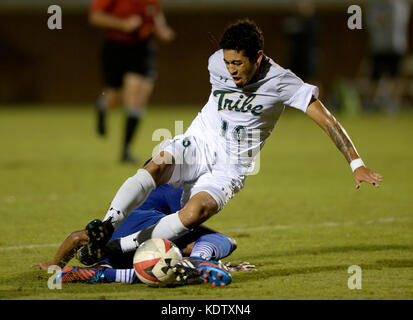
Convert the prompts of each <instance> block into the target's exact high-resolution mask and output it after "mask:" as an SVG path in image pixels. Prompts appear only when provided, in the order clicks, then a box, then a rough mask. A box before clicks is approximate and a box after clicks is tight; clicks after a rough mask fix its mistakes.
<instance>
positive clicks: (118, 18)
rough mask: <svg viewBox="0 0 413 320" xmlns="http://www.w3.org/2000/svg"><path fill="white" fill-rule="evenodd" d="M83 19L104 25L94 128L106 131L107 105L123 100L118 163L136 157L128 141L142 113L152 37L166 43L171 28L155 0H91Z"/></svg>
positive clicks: (151, 67) (149, 82) (151, 77)
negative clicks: (87, 15) (122, 122)
mask: <svg viewBox="0 0 413 320" xmlns="http://www.w3.org/2000/svg"><path fill="white" fill-rule="evenodd" d="M89 22H90V24H91V25H93V26H95V27H98V28H103V29H104V38H105V40H104V42H103V46H102V55H101V59H102V69H103V70H102V71H103V78H104V89H103V93H102V95H101V96H100V97H99V99H98V102H97V109H98V112H97V115H98V121H97V130H98V133H99V134H100V135H102V136H103V135H105V134H106V125H105V118H106V113H107V110H110V109H113V108H116V107H117V106H118V105H119V104H120V103H121V102H123V104H124V106H125V108H126V123H125V133H124V141H123V150H122V155H121V161H122V162H136V161H137V159H136V158H135V157H134V156H133V155H132V154H131V152H130V145H131V142H132V139H133V137H134V134H135V131H136V130H137V127H138V124H139V122H140V120H141V118H142V117H143V113H144V109H145V106H146V104H147V102H148V100H149V97H150V95H151V93H152V91H153V87H154V81H155V79H156V76H157V67H156V59H157V57H156V55H157V46H156V42H155V38H156V37H157V38H158V39H159V40H161V41H163V42H169V41H171V40H173V39H174V38H175V32H174V31H173V30H172V29H171V28H170V27H169V26H168V24H167V22H166V19H165V16H164V14H163V11H162V6H161V0H93V2H92V3H91V7H90V13H89Z"/></svg>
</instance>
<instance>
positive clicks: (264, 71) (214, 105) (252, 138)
mask: <svg viewBox="0 0 413 320" xmlns="http://www.w3.org/2000/svg"><path fill="white" fill-rule="evenodd" d="M208 70H209V73H210V82H211V86H212V90H211V94H210V96H209V100H208V102H207V103H206V105H205V106H204V107H203V109H202V110H201V112H200V113H199V114H198V115H197V117H196V118H195V119H194V121H193V122H192V124H191V125H190V127H189V128H188V130H187V132H186V134H190V135H194V136H200V137H201V138H202V139H204V140H205V141H206V142H207V143H208V144H209V145H210V146H211V147H212V149H213V150H214V152H215V153H216V152H219V153H222V152H223V153H224V154H225V155H226V158H227V159H230V161H231V163H236V164H242V165H243V166H247V167H250V166H253V164H254V160H255V158H256V156H257V154H258V153H259V151H260V150H261V149H262V147H263V146H264V143H265V141H266V139H267V138H268V137H269V136H270V135H271V132H272V131H273V129H274V128H275V126H276V124H277V121H278V119H279V118H280V116H281V114H282V112H283V110H284V108H285V106H286V105H287V106H290V107H293V108H296V109H299V110H302V111H303V112H305V111H306V109H307V107H308V104H309V102H310V100H311V97H312V96H314V97H315V98H317V97H318V89H317V87H315V86H313V85H310V84H307V83H304V82H303V81H302V80H301V79H300V78H299V77H297V76H296V75H295V74H294V73H293V72H291V71H290V70H288V69H284V68H282V67H280V66H279V65H277V64H276V63H274V61H272V60H271V59H270V58H268V57H266V56H264V57H263V59H262V61H261V64H260V67H259V70H258V76H257V77H255V78H254V81H253V82H251V83H249V84H248V85H246V86H244V87H237V86H236V84H235V83H234V81H233V80H232V77H231V75H230V73H229V71H228V70H227V68H226V66H225V63H224V55H223V50H222V49H221V50H218V51H216V52H215V53H214V54H212V55H211V57H210V58H209V63H208Z"/></svg>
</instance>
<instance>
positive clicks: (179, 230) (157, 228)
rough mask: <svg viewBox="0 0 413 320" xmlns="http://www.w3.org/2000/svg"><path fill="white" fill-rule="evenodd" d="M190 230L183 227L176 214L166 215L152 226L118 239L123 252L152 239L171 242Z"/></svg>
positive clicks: (134, 248)
mask: <svg viewBox="0 0 413 320" xmlns="http://www.w3.org/2000/svg"><path fill="white" fill-rule="evenodd" d="M189 231H190V229H188V228H187V227H185V226H184V225H183V224H182V222H181V219H180V218H179V215H178V212H176V213H173V214H170V215H167V216H166V217H163V218H162V219H160V220H159V221H158V222H157V223H155V224H154V225H152V226H150V227H148V228H146V229H143V230H141V231H138V232H136V233H134V234H131V235H129V236H127V237H124V238H121V239H120V247H121V248H122V251H123V252H129V251H133V250H136V248H137V247H139V245H140V244H141V243H143V242H144V241H146V240H148V239H152V238H165V239H168V240H171V241H174V240H176V239H178V238H179V237H181V236H183V235H184V234H186V233H188V232H189Z"/></svg>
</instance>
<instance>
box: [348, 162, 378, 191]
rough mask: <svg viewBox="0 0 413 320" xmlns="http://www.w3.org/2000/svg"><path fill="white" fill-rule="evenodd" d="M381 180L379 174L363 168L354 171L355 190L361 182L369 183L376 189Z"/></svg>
mask: <svg viewBox="0 0 413 320" xmlns="http://www.w3.org/2000/svg"><path fill="white" fill-rule="evenodd" d="M382 179H383V177H382V176H381V175H380V174H378V173H377V172H374V171H373V170H371V169H369V168H366V167H364V166H362V167H359V168H357V169H356V170H355V171H354V181H355V183H356V189H359V188H360V184H361V183H362V182H367V183H370V184H372V185H373V186H375V187H376V188H378V187H379V182H381V181H382Z"/></svg>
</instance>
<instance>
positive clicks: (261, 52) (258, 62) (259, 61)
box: [255, 50, 264, 65]
mask: <svg viewBox="0 0 413 320" xmlns="http://www.w3.org/2000/svg"><path fill="white" fill-rule="evenodd" d="M263 56H264V52H263V51H262V50H258V52H257V54H256V55H255V62H256V64H257V65H259V64H260V63H261V60H262V57H263Z"/></svg>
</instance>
